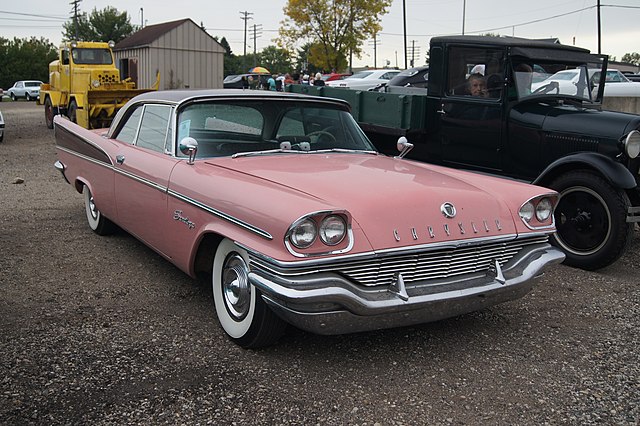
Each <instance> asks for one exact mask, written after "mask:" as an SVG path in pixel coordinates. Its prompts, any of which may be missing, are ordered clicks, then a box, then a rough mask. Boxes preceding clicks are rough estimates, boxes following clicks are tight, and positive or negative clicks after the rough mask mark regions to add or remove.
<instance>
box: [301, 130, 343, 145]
mask: <svg viewBox="0 0 640 426" xmlns="http://www.w3.org/2000/svg"><path fill="white" fill-rule="evenodd" d="M307 136H309V137H311V138H313V137H314V136H315V137H316V140H315V141H312V143H318V142H320V139H321V138H322V137H324V136H326V137H328V138H329V139H330V142H331V143H337V142H338V141H337V140H336V137H335V136H333V134H332V133H331V132H328V131H326V130H317V131H315V132H311V133H308V134H307Z"/></svg>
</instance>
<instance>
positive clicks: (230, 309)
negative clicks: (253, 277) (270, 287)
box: [211, 239, 285, 348]
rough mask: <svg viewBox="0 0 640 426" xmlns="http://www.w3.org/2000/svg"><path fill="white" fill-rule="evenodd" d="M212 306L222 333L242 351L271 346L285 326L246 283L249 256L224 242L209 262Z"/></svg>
mask: <svg viewBox="0 0 640 426" xmlns="http://www.w3.org/2000/svg"><path fill="white" fill-rule="evenodd" d="M211 280H212V290H213V302H214V305H215V309H216V314H217V316H218V321H220V325H221V326H222V328H223V329H224V332H225V333H226V334H227V335H228V336H229V337H230V338H231V340H233V341H234V342H235V343H237V344H238V345H240V346H242V347H243V348H259V347H264V346H269V345H271V344H273V343H275V342H276V341H277V340H278V339H279V338H280V336H281V335H282V333H283V332H284V328H285V323H284V321H282V320H281V319H280V318H279V317H278V316H277V315H276V314H274V313H273V311H271V309H269V307H268V306H267V304H266V303H265V302H264V300H262V295H261V293H260V291H259V290H258V289H257V288H255V287H254V286H253V285H251V283H250V282H249V256H248V255H247V252H246V251H245V250H242V249H241V248H239V247H238V246H237V245H236V244H234V243H233V242H232V241H230V240H228V239H224V240H222V242H221V243H220V245H219V246H218V249H217V250H216V255H215V258H214V260H213V268H212V279H211Z"/></svg>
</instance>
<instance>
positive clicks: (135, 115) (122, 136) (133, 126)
mask: <svg viewBox="0 0 640 426" xmlns="http://www.w3.org/2000/svg"><path fill="white" fill-rule="evenodd" d="M141 116H142V105H139V106H138V107H137V108H136V109H135V110H134V111H133V112H132V113H131V115H129V118H127V121H126V122H125V123H124V126H122V128H121V129H120V131H119V132H118V133H117V134H116V136H115V138H116V139H118V140H119V141H122V142H125V143H129V144H133V142H134V141H135V137H136V134H137V133H138V127H139V125H140V117H141Z"/></svg>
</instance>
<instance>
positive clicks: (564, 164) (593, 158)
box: [531, 152, 637, 190]
mask: <svg viewBox="0 0 640 426" xmlns="http://www.w3.org/2000/svg"><path fill="white" fill-rule="evenodd" d="M585 167H586V168H588V169H591V170H595V171H597V172H598V173H600V174H601V175H602V177H603V178H604V179H606V180H607V181H608V182H609V183H610V184H611V185H612V186H614V187H616V188H620V189H624V190H628V189H633V188H635V187H636V186H637V183H636V180H635V178H634V176H633V174H631V172H630V171H629V170H628V169H627V168H626V167H625V166H624V165H622V164H620V163H618V162H616V161H613V160H612V159H611V158H609V157H606V156H604V155H602V154H598V153H597V152H578V153H576V154H570V155H567V156H565V157H562V158H559V159H557V160H556V161H554V162H553V163H551V164H549V165H548V166H547V167H546V168H545V169H544V170H543V171H542V173H540V174H539V175H538V177H537V178H536V179H535V180H534V181H533V182H531V183H533V184H534V185H541V186H545V184H548V183H550V182H551V181H553V180H554V179H555V178H556V177H557V176H559V175H561V174H562V173H564V172H566V171H569V170H577V169H584V168H585Z"/></svg>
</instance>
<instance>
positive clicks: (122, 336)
mask: <svg viewBox="0 0 640 426" xmlns="http://www.w3.org/2000/svg"><path fill="white" fill-rule="evenodd" d="M0 108H1V109H2V112H3V114H4V117H5V121H6V123H7V129H6V135H5V140H4V142H3V143H2V144H0V153H1V160H0V161H2V167H1V168H0V185H1V188H2V189H1V191H2V192H1V194H2V203H1V205H0V249H1V250H2V258H1V260H0V272H1V275H0V320H1V321H0V332H1V333H0V424H6V425H23V424H47V425H50V424H96V425H98V424H99V425H102V424H104V425H115V424H118V425H120V424H234V425H235V424H238V425H249V424H250V425H253V424H269V425H271V424H296V425H302V424H305V425H306V424H320V425H413V424H456V425H460V424H510V425H511V424H513V425H529V424H576V425H590V424H598V425H600V424H615V425H625V424H629V425H631V424H638V423H639V422H640V370H639V361H640V331H639V325H640V320H639V318H640V315H639V314H640V292H639V291H638V288H639V284H638V278H637V277H638V276H639V275H640V262H639V261H638V255H637V253H638V250H639V248H640V232H639V231H636V238H635V240H634V243H633V246H632V247H631V250H630V252H629V253H628V254H627V255H626V256H625V257H623V258H622V259H621V260H620V261H618V262H617V263H616V264H615V265H613V266H611V267H609V268H607V269H604V270H601V271H599V272H586V271H581V270H576V269H571V268H567V267H565V266H559V267H557V268H554V269H553V270H551V271H550V272H549V273H547V274H546V275H545V276H544V277H543V278H542V279H541V280H540V281H539V283H538V285H537V286H536V288H535V289H534V290H533V292H532V293H530V294H528V295H527V296H526V297H524V298H523V299H520V300H517V301H513V302H509V303H505V304H502V305H499V306H496V307H493V308H491V309H487V310H484V311H481V312H475V313H472V314H468V315H463V316H460V317H456V318H453V319H450V320H446V321H440V322H437V323H431V324H425V325H422V326H417V327H409V328H402V329H393V330H385V331H379V332H370V333H361V334H355V335H346V336H333V337H323V336H317V335H313V334H309V333H305V332H302V331H299V330H295V329H291V330H289V332H288V333H287V335H286V336H285V337H284V338H283V339H282V341H281V343H280V344H279V345H277V346H275V347H271V348H268V349H265V350H260V351H248V350H243V349H241V348H239V347H237V346H236V345H234V344H233V343H231V342H230V341H228V340H227V339H226V338H225V336H224V334H223V332H222V330H221V328H220V327H219V325H218V324H217V322H216V320H215V316H214V312H213V309H212V300H211V296H210V295H209V293H208V291H207V289H206V286H205V285H203V284H201V283H198V282H197V281H194V280H191V279H190V278H189V277H187V276H186V275H184V274H183V273H182V272H180V271H179V270H177V269H176V268H174V267H173V266H172V265H170V264H169V263H168V262H166V261H165V260H163V259H162V258H160V257H159V256H158V255H156V254H155V253H154V252H152V251H151V250H149V249H147V248H146V247H145V246H143V245H142V244H141V243H139V242H137V241H136V240H135V239H133V238H132V237H131V236H129V235H127V234H125V233H122V232H121V233H118V234H116V235H115V236H112V237H99V236H97V235H95V234H94V233H93V232H91V231H90V229H89V228H88V226H87V225H86V223H85V219H84V213H83V204H82V197H81V196H80V195H79V194H77V193H75V192H74V191H73V190H72V188H71V187H70V186H69V185H68V184H66V183H65V182H64V181H63V179H62V178H61V176H60V175H59V174H58V172H57V171H55V169H54V168H53V162H54V161H55V158H56V157H55V150H54V140H53V135H52V132H51V131H50V130H48V129H47V128H46V126H45V122H44V113H43V110H42V107H41V106H37V105H35V104H34V103H33V102H31V103H27V102H24V101H22V102H3V103H1V104H0Z"/></svg>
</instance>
